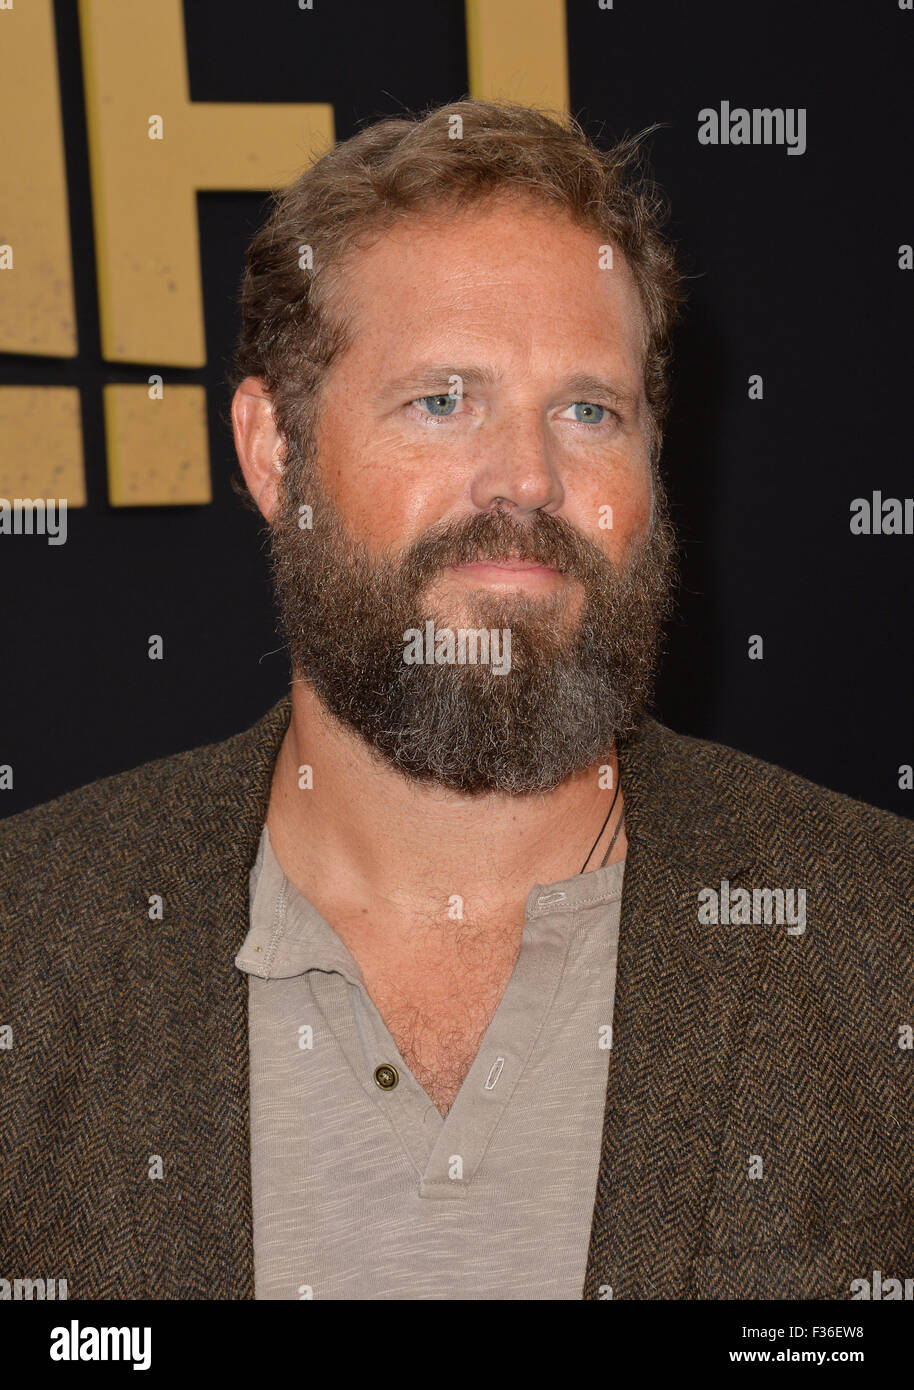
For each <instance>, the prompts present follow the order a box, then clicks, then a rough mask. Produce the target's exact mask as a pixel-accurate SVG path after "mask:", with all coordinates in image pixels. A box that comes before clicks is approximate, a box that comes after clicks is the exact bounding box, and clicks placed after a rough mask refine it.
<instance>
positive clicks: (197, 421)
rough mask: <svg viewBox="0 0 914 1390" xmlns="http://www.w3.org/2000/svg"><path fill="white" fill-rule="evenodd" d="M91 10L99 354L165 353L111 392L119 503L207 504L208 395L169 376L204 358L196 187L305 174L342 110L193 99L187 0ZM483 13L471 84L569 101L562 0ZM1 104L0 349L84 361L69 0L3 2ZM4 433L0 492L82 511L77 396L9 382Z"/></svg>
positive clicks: (87, 58) (470, 15) (531, 100)
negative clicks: (66, 27) (58, 25)
mask: <svg viewBox="0 0 914 1390" xmlns="http://www.w3.org/2000/svg"><path fill="white" fill-rule="evenodd" d="M79 21H80V39H81V46H82V53H83V82H84V89H85V103H86V123H87V130H88V140H89V165H90V178H91V189H92V208H93V223H94V234H95V255H96V265H97V270H98V285H99V322H100V327H101V340H102V354H103V356H104V358H105V360H106V361H109V362H130V363H148V364H150V375H153V374H156V375H157V376H160V377H161V378H162V383H163V384H162V387H161V391H160V393H158V396H156V393H152V394H151V393H150V391H149V389H148V387H147V386H145V385H143V384H136V385H134V384H129V385H128V384H121V385H116V384H112V385H110V386H106V387H105V388H104V391H103V404H104V418H105V442H106V449H107V457H108V486H109V497H110V501H111V503H112V504H113V505H114V506H154V505H165V506H175V505H178V506H180V505H193V504H201V503H207V502H209V501H211V500H212V492H211V486H210V469H209V451H208V444H207V430H206V399H205V391H204V388H203V387H202V386H189V385H186V384H181V385H176V384H174V383H172V382H170V381H169V379H168V372H167V368H168V367H185V368H186V367H191V368H193V367H202V366H204V365H205V362H206V349H205V333H204V322H203V295H202V284H201V276H200V248H199V231H198V226H197V215H196V198H195V194H196V192H197V190H201V191H205V190H232V191H235V190H238V191H252V192H267V191H269V190H271V189H274V188H278V187H281V186H282V185H284V184H286V183H288V182H289V181H290V180H291V179H293V178H294V177H295V176H296V175H297V174H298V173H299V172H300V171H301V169H303V168H304V167H306V165H307V164H308V163H309V162H310V161H311V160H312V159H314V158H316V157H317V156H318V155H319V154H320V153H322V152H323V151H324V150H326V149H329V148H330V147H331V146H332V144H333V141H334V124H333V108H332V106H331V105H330V104H329V103H323V102H314V103H311V102H303V103H272V102H269V103H257V102H237V103H236V102H194V101H191V99H190V87H189V80H188V72H187V55H186V52H185V44H184V23H183V11H182V6H181V0H159V2H158V3H157V4H156V5H148V4H146V3H145V0H118V3H116V4H115V3H112V0H80V3H79ZM466 25H467V55H468V70H469V90H470V93H471V95H473V96H476V97H484V98H489V99H497V98H503V99H509V100H513V101H520V102H525V103H528V104H529V105H532V106H546V107H550V108H552V109H553V110H559V111H567V108H568V63H567V42H566V28H565V6H564V3H563V0H467V4H466ZM25 111H28V113H29V119H28V120H27V121H25V120H23V112H25ZM0 112H2V115H3V119H4V131H5V132H6V135H5V146H4V163H5V168H4V192H5V195H6V196H5V199H4V203H5V206H4V209H3V226H2V237H0V240H2V241H3V243H4V244H9V245H10V247H11V251H10V253H9V254H8V256H7V258H6V259H7V261H9V260H10V259H11V261H12V267H13V268H12V269H9V270H0V295H2V298H0V305H2V313H0V352H17V353H33V354H36V355H42V356H57V357H73V356H75V355H76V352H77V343H76V320H75V313H74V307H73V285H72V271H71V252H70V232H69V220H68V210H67V195H66V174H65V165H64V151H63V136H62V119H61V110H60V95H59V85H58V75H57V55H56V44H55V38H54V17H53V2H52V0H30V3H28V4H23V5H15V6H14V7H13V8H12V9H11V10H9V11H6V12H2V13H0ZM204 249H205V248H204ZM0 427H2V441H3V443H2V449H0V496H14V495H15V496H46V497H58V496H65V497H66V498H67V501H68V505H69V506H84V505H85V482H84V474H83V458H82V440H81V429H80V412H79V394H78V391H77V390H76V389H75V388H72V387H62V386H60V387H58V386H54V387H36V386H9V387H0Z"/></svg>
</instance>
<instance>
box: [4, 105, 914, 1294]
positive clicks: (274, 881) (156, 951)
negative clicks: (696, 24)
mask: <svg viewBox="0 0 914 1390" xmlns="http://www.w3.org/2000/svg"><path fill="white" fill-rule="evenodd" d="M455 135H456V137H457V138H454V137H455ZM639 148H640V147H639V145H638V142H637V141H629V142H625V143H623V144H621V145H618V146H616V147H614V148H612V149H610V150H609V151H601V150H599V149H597V148H596V147H595V146H594V145H593V144H592V143H591V142H590V141H589V140H588V139H587V137H586V136H585V134H584V132H583V131H582V130H581V129H580V127H578V126H577V125H576V124H575V123H574V122H570V123H563V122H561V121H558V120H554V119H552V118H551V117H549V116H548V115H546V114H543V113H539V112H535V111H532V110H528V109H525V108H521V107H516V106H511V105H495V104H489V103H484V102H476V101H466V102H458V103H455V104H454V105H452V106H450V107H447V108H442V109H439V110H436V111H432V112H430V113H428V114H426V115H425V116H423V117H421V118H415V119H398V120H385V121H381V122H379V123H378V124H376V125H374V126H372V127H370V128H368V129H366V130H364V131H362V132H361V133H360V134H358V135H357V136H355V137H354V138H353V139H351V140H349V141H346V142H345V143H343V144H341V145H339V146H337V147H336V148H335V149H334V150H333V151H331V152H330V153H328V154H326V155H325V156H324V157H323V158H321V159H320V160H319V161H317V163H315V164H314V165H313V166H312V167H310V168H309V169H308V170H307V171H306V172H304V173H303V174H302V175H301V177H300V178H298V179H297V180H296V181H295V182H294V183H293V184H292V185H291V186H290V187H289V188H287V189H285V190H283V192H282V193H281V194H280V195H278V197H277V199H276V202H275V207H274V210H273V212H272V215H271V217H270V219H269V221H268V222H267V224H266V225H265V226H264V228H262V229H261V231H260V232H259V233H258V234H257V236H256V237H255V239H254V241H253V243H252V245H251V248H250V251H249V256H248V265H247V272H246V276H245V281H244V286H243V293H242V331H241V337H240V341H239V344H238V351H237V360H236V371H235V376H234V378H233V383H232V384H233V387H234V395H233V400H232V411H231V417H232V425H233V430H234V439H235V445H236V449H237V453H238V458H239V462H240V465H241V472H242V475H243V484H241V483H238V484H237V485H238V486H239V488H242V487H243V491H244V494H245V496H246V497H247V499H248V500H249V501H250V503H251V505H252V506H254V507H256V509H257V510H258V511H259V513H260V514H261V515H262V517H263V518H264V521H265V524H266V526H267V528H268V534H269V542H270V549H271V554H272V562H273V573H274V580H275V591H276V597H277V604H278V609H279V613H280V619H281V625H282V630H283V634H284V637H285V640H286V642H287V644H288V649H289V655H290V664H291V672H292V681H291V693H290V694H289V695H288V696H286V697H285V698H284V699H283V700H281V701H280V702H279V704H277V705H276V707H275V708H274V709H272V710H271V711H269V712H268V713H267V714H266V716H265V717H264V718H263V719H262V720H261V721H260V722H259V723H258V724H257V725H255V726H254V728H252V729H251V730H248V731H247V732H245V733H242V734H239V735H237V736H236V737H234V738H232V739H229V740H228V741H227V742H225V743H223V744H218V745H212V746H208V747H204V748H200V749H195V750H192V751H191V752H189V753H182V754H178V755H176V756H174V757H171V758H166V759H163V760H159V761H157V762H155V763H151V764H147V765H145V766H144V767H141V768H138V769H135V770H134V771H132V772H129V773H125V774H121V775H119V776H117V777H114V778H107V779H105V780H104V781H100V782H96V783H93V784H92V785H90V786H89V787H86V788H83V789H81V790H79V791H77V792H74V793H71V794H69V795H67V796H64V797H61V798H59V799H58V800H56V801H54V802H52V803H49V804H48V805H46V806H43V807H38V808H36V809H34V810H31V811H28V812H26V813H24V814H23V815H20V816H16V817H14V818H12V819H11V820H9V821H7V822H6V823H5V824H4V825H3V826H2V827H0V859H2V864H3V888H2V901H3V914H4V915H3V938H2V941H3V957H2V959H3V964H4V970H5V974H6V981H7V992H6V998H5V1002H4V1010H5V1019H6V1021H8V1022H9V1023H10V1024H11V1025H12V1027H13V1030H14V1035H15V1046H14V1047H13V1048H12V1049H10V1051H9V1052H8V1054H7V1060H6V1061H5V1062H4V1066H5V1067H6V1068H7V1070H9V1071H11V1072H13V1073H14V1077H18V1079H19V1084H18V1085H16V1084H15V1083H14V1084H13V1085H12V1086H11V1087H10V1086H7V1087H6V1088H5V1089H4V1091H3V1099H2V1102H0V1105H2V1111H3V1133H4V1137H5V1145H6V1151H5V1154H4V1160H3V1164H2V1168H0V1187H2V1189H3V1197H4V1210H5V1211H6V1212H7V1213H11V1214H12V1220H9V1219H7V1220H5V1221H4V1224H3V1228H2V1231H0V1250H2V1254H3V1267H4V1269H7V1268H8V1269H13V1270H14V1271H16V1270H19V1269H21V1270H22V1271H29V1270H31V1271H35V1270H41V1269H51V1268H53V1269H54V1270H55V1271H58V1272H59V1276H65V1277H66V1278H67V1279H68V1284H69V1291H70V1297H89V1298H110V1297H131V1298H138V1297H148V1298H182V1297H183V1298H201V1297H220V1298H252V1297H256V1298H261V1299H297V1298H311V1297H313V1298H322V1299H331V1300H332V1299H365V1300H370V1299H463V1298H481V1299H577V1298H581V1297H584V1298H604V1299H606V1298H616V1299H618V1298H622V1299H648V1298H788V1299H795V1298H802V1297H814V1298H826V1297H838V1298H841V1297H850V1296H851V1282H852V1281H853V1280H855V1279H858V1280H859V1278H860V1277H861V1276H862V1275H865V1274H866V1273H867V1272H868V1271H870V1270H876V1269H878V1270H880V1271H882V1272H883V1276H885V1275H886V1274H891V1275H893V1276H895V1277H898V1278H904V1277H906V1276H908V1277H909V1276H910V1275H911V1274H912V1273H914V1202H912V1182H911V1166H910V1152H909V1145H910V1116H911V1113H912V1097H914V1083H912V1069H911V1062H910V1060H909V1058H910V1055H911V1053H910V1050H908V1051H905V1050H904V1048H903V1044H902V1043H901V1042H900V1039H903V1037H904V1031H903V1030H904V1027H905V1026H907V1027H908V1028H909V1030H910V1026H911V1023H912V1019H911V999H912V991H911V985H912V978H914V971H912V932H911V926H910V910H909V905H910V900H911V887H912V881H914V854H912V836H911V831H910V827H909V826H908V825H907V823H906V822H904V821H903V820H901V819H900V818H899V817H896V816H893V815H890V814H888V813H887V812H884V811H880V810H877V809H875V808H873V807H870V806H867V805H864V804H862V803H859V802H856V801H853V800H851V799H849V798H848V797H845V796H842V795H839V794H837V793H835V792H831V791H828V790H825V789H823V788H820V787H816V786H813V785H811V784H810V783H809V782H807V781H804V780H803V779H801V778H799V777H797V776H794V775H793V774H791V773H789V772H786V771H784V770H781V769H779V768H776V767H773V766H771V765H769V764H766V763H763V762H761V761H759V760H757V759H755V758H751V757H748V756H746V755H744V754H742V753H739V752H736V751H734V750H731V749H727V748H724V747H721V746H719V745H716V744H713V743H709V742H705V741H701V740H698V739H694V738H689V737H685V736H682V735H680V734H676V733H674V732H672V731H671V730H669V729H668V728H666V727H664V726H663V725H662V724H660V723H658V722H657V720H656V719H654V718H653V717H652V716H651V715H650V714H649V713H648V710H649V708H650V701H651V691H652V681H653V677H654V671H655V665H656V657H657V652H658V646H659V642H660V636H661V631H662V625H663V622H664V619H665V618H666V616H667V615H668V613H669V611H670V607H671V598H670V596H671V592H672V588H673V577H674V556H675V540H674V537H673V532H672V528H671V525H670V520H669V514H668V506H667V501H666V497H665V494H664V489H663V485H662V480H661V476H660V472H659V455H660V441H661V430H662V424H663V419H664V414H665V410H666V388H667V380H666V370H667V359H668V353H669V335H670V328H671V324H672V322H673V320H674V316H675V312H676V308H677V304H678V303H679V300H680V298H681V278H680V274H679V272H678V270H677V267H676V261H675V256H674V253H673V251H672V249H671V247H670V245H669V244H668V242H667V241H666V239H665V237H664V235H663V233H662V229H661V212H660V203H659V200H658V198H657V196H656V193H655V191H654V189H653V187H652V185H651V183H650V181H649V179H648V178H647V177H646V175H645V174H644V172H643V168H642V166H641V163H640V155H639ZM490 638H491V641H489V639H490ZM420 639H421V644H420V646H419V648H418V649H417V647H416V643H417V641H420ZM482 639H485V640H482ZM502 639H505V641H504V645H502ZM417 650H418V659H417ZM496 650H497V651H498V653H499V660H498V661H496V660H495V659H494V658H493V653H495V651H496ZM505 653H507V654H508V657H509V659H508V660H503V659H501V658H503V657H504V655H505ZM152 895H155V897H156V899H157V900H158V901H159V902H160V904H161V905H162V911H161V914H160V915H161V921H160V922H158V923H157V924H153V923H152V922H151V921H150V916H149V913H148V911H147V908H146V904H147V902H148V901H149V900H150V898H151V896H152Z"/></svg>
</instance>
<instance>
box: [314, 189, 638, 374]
mask: <svg viewBox="0 0 914 1390" xmlns="http://www.w3.org/2000/svg"><path fill="white" fill-rule="evenodd" d="M608 252H611V254H608ZM340 291H341V301H342V303H343V305H344V306H345V309H346V311H347V314H348V315H349V316H350V317H351V322H352V325H353V329H354V351H355V352H356V354H360V352H366V353H367V352H369V351H370V352H371V353H372V355H375V354H376V353H377V352H378V351H382V352H395V351H400V350H401V349H402V347H403V346H408V347H409V349H410V350H414V351H415V352H416V354H417V355H422V353H423V350H424V349H425V348H428V350H429V351H432V350H434V349H436V348H438V347H440V346H441V343H442V338H446V339H447V340H448V343H449V344H450V345H451V346H452V347H453V350H454V351H455V352H457V351H461V352H463V353H465V352H466V351H469V350H472V349H473V348H474V347H475V348H479V347H482V346H488V347H489V348H491V347H492V346H493V345H495V344H498V345H499V346H500V347H501V348H502V350H503V351H505V352H506V353H508V354H510V353H512V352H513V353H515V354H520V355H521V356H526V357H528V358H530V359H531V360H532V359H533V358H535V357H539V358H540V359H542V360H545V359H547V358H549V357H554V356H555V355H556V354H557V353H558V354H559V355H563V356H566V355H569V354H570V355H572V356H575V357H577V358H580V357H581V356H593V355H594V354H597V355H600V354H602V356H603V358H604V359H605V358H606V356H607V355H609V356H612V357H613V358H614V359H615V361H616V365H617V366H623V365H626V366H628V367H630V368H635V369H640V365H641V358H642V350H643V314H642V309H641V302H640V298H639V295H638V291H637V287H636V285H635V282H634V279H633V277H632V274H631V271H630V269H629V267H628V265H627V263H626V261H625V259H624V257H623V256H622V255H621V253H620V252H619V251H618V250H617V249H616V248H614V247H610V246H609V243H608V242H607V241H606V239H605V237H604V236H603V235H602V234H601V233H600V232H599V231H597V230H595V229H591V228H589V227H583V226H581V225H580V224H579V223H578V222H576V221H575V220H574V219H573V218H572V217H571V216H570V214H568V213H567V212H565V211H564V210H561V209H558V208H555V209H554V208H550V207H548V206H544V205H543V204H542V203H540V202H539V201H536V200H533V199H531V198H526V197H523V198H513V197H510V198H505V197H495V198H490V199H487V200H485V201H484V202H482V203H480V204H470V205H469V206H466V207H463V208H461V209H457V210H453V211H452V210H447V211H443V210H441V209H437V210H433V211H428V212H418V213H412V214H408V215H406V216H405V217H404V218H403V220H402V221H400V222H399V223H397V224H396V226H395V227H394V228H393V229H391V230H389V231H386V232H384V233H383V234H382V235H381V236H380V237H378V238H377V239H376V240H375V241H374V242H373V243H372V244H371V245H369V246H368V247H367V248H363V249H359V250H357V251H354V252H353V253H351V255H350V256H349V257H348V258H347V260H346V263H345V265H344V267H343V275H342V281H341V284H340Z"/></svg>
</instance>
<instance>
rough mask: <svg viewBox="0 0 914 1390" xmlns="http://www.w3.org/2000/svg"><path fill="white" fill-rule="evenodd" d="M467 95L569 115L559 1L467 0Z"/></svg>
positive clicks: (563, 26)
mask: <svg viewBox="0 0 914 1390" xmlns="http://www.w3.org/2000/svg"><path fill="white" fill-rule="evenodd" d="M465 13H466V26H467V70H468V73H469V81H470V94H471V95H472V96H474V97H482V98H483V99H484V100H486V101H498V100H502V101H519V102H521V103H522V104H523V105H525V106H540V107H549V108H551V109H552V110H555V111H561V112H563V113H565V114H566V115H567V111H568V101H569V96H568V31H567V26H566V21H565V3H564V0H466V11H465Z"/></svg>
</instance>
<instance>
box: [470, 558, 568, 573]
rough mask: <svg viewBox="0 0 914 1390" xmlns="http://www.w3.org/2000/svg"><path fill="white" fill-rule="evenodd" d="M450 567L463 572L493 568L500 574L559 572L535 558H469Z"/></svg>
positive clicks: (559, 571)
mask: <svg viewBox="0 0 914 1390" xmlns="http://www.w3.org/2000/svg"><path fill="white" fill-rule="evenodd" d="M449 568H450V569H454V570H460V571H461V572H464V573H475V572H476V571H479V572H482V571H483V570H495V571H496V572H497V573H501V574H561V570H557V569H554V568H553V566H552V565H541V564H540V563H539V562H538V561H537V560H471V561H470V562H469V563H467V564H465V565H450V566H449Z"/></svg>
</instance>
